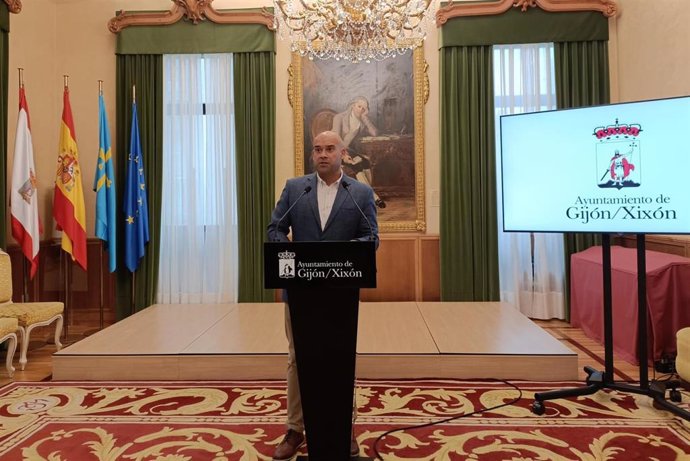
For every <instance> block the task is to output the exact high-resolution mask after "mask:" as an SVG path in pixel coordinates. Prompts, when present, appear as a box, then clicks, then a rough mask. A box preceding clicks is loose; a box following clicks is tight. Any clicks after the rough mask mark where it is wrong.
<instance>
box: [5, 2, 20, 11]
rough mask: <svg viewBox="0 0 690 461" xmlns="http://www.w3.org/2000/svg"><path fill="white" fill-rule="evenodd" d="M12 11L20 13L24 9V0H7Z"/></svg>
mask: <svg viewBox="0 0 690 461" xmlns="http://www.w3.org/2000/svg"><path fill="white" fill-rule="evenodd" d="M5 3H7V9H8V10H10V13H14V14H19V13H21V11H22V0H5Z"/></svg>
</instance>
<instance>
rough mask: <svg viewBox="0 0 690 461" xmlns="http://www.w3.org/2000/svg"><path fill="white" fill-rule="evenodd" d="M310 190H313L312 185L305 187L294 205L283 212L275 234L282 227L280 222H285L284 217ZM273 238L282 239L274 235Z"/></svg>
mask: <svg viewBox="0 0 690 461" xmlns="http://www.w3.org/2000/svg"><path fill="white" fill-rule="evenodd" d="M310 191H311V186H307V187H305V188H304V190H303V191H302V193H301V194H300V195H299V197H297V200H295V202H294V203H293V204H292V205H290V208H288V209H287V211H286V212H285V213H283V216H281V217H280V219H279V220H278V222H277V223H276V227H275V229H274V230H273V233H274V235H275V232H276V231H277V230H278V228H279V227H280V223H282V222H283V219H285V218H286V217H287V215H289V214H290V212H291V211H292V209H293V208H294V207H295V205H297V204H298V203H299V201H300V200H302V197H304V196H305V195H307V194H308V193H309V192H310ZM273 240H274V241H275V242H278V241H280V240H278V239H276V238H275V237H273Z"/></svg>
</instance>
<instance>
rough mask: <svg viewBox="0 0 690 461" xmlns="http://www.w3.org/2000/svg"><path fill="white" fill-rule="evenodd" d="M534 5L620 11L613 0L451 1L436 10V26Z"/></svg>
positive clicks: (605, 12)
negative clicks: (463, 17) (456, 19)
mask: <svg viewBox="0 0 690 461" xmlns="http://www.w3.org/2000/svg"><path fill="white" fill-rule="evenodd" d="M536 7H539V8H541V9H542V10H544V11H549V12H552V13H556V12H564V11H600V12H601V13H602V14H603V15H604V16H606V17H607V18H610V17H613V16H616V15H618V13H619V12H620V10H619V8H618V4H617V3H616V1H615V0H499V1H491V2H489V1H487V2H479V3H477V2H471V3H470V2H462V3H454V2H453V1H451V2H450V3H449V4H448V5H446V6H444V7H442V8H439V10H438V11H437V12H436V26H438V27H441V26H442V25H443V24H445V23H446V22H447V21H448V20H449V19H451V18H456V17H460V16H485V15H486V16H488V15H493V14H502V13H505V12H506V11H508V10H509V9H510V8H520V9H521V10H522V11H527V9H528V8H536Z"/></svg>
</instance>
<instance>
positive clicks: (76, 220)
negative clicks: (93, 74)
mask: <svg viewBox="0 0 690 461" xmlns="http://www.w3.org/2000/svg"><path fill="white" fill-rule="evenodd" d="M58 152H59V153H58V160H57V171H56V176H55V195H54V196H53V217H54V218H55V221H56V222H57V229H58V230H60V231H62V249H63V250H65V251H66V252H67V253H69V254H70V255H71V256H72V261H76V262H77V263H78V264H79V265H80V266H81V268H82V269H84V270H86V213H85V211H84V190H83V189H82V185H81V184H82V183H81V168H80V166H79V151H78V149H77V135H76V133H75V131H74V121H73V120H72V108H71V107H70V103H69V89H68V88H67V86H65V93H64V96H63V106H62V123H61V124H60V144H59V146H58Z"/></svg>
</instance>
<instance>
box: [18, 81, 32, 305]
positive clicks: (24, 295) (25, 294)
mask: <svg viewBox="0 0 690 461" xmlns="http://www.w3.org/2000/svg"><path fill="white" fill-rule="evenodd" d="M17 70H18V71H19V91H20V92H21V90H22V88H24V68H23V67H17ZM26 271H27V267H26V257H23V258H22V277H23V287H22V302H27V301H28V300H29V278H28V277H27V275H26Z"/></svg>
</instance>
